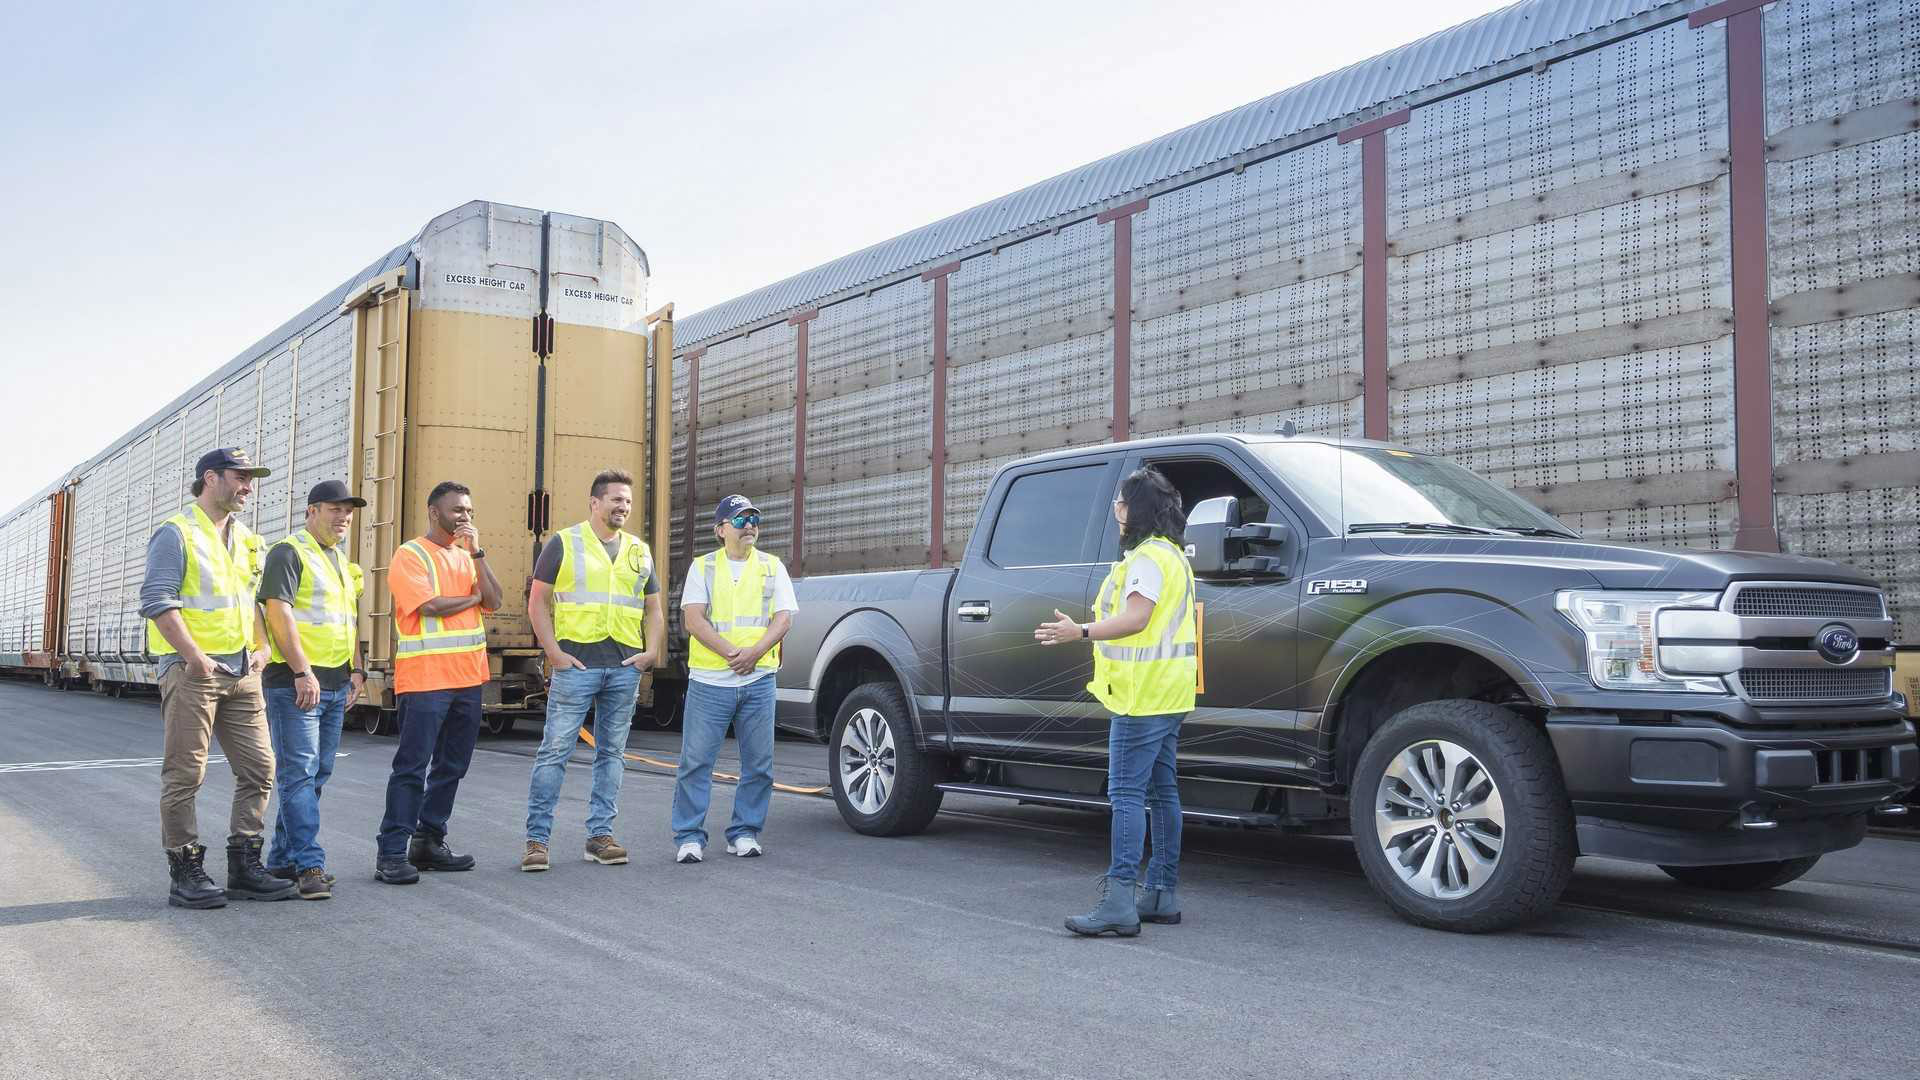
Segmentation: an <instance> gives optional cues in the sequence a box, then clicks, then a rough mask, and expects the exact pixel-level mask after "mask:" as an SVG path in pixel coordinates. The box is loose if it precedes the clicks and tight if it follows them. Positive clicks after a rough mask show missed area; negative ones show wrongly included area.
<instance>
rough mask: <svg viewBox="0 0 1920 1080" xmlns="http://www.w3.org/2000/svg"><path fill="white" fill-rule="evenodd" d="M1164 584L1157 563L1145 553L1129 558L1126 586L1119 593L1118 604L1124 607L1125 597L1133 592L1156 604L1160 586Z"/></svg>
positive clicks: (1158, 600)
mask: <svg viewBox="0 0 1920 1080" xmlns="http://www.w3.org/2000/svg"><path fill="white" fill-rule="evenodd" d="M1165 584H1166V582H1165V580H1164V579H1163V578H1162V577H1161V574H1160V564H1159V563H1157V562H1154V561H1153V560H1152V559H1150V558H1148V557H1147V556H1145V555H1141V556H1139V557H1137V558H1134V559H1130V560H1128V562H1127V581H1126V588H1125V589H1124V590H1122V591H1121V593H1120V606H1121V607H1123V608H1124V607H1126V606H1127V604H1126V600H1127V597H1129V596H1132V595H1133V594H1134V593H1139V594H1140V595H1141V596H1144V597H1146V598H1147V599H1149V600H1151V601H1153V602H1154V603H1156V604H1157V603H1159V602H1160V588H1161V586H1163V585H1165Z"/></svg>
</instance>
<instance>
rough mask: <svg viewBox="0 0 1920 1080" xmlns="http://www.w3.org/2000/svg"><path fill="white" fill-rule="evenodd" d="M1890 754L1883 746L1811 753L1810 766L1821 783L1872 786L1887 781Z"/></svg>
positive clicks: (1891, 755)
mask: <svg viewBox="0 0 1920 1080" xmlns="http://www.w3.org/2000/svg"><path fill="white" fill-rule="evenodd" d="M1892 757H1893V751H1892V750H1890V749H1888V748H1887V747H1884V746H1878V747H1872V748H1870V749H1864V750H1815V751H1814V752H1813V761H1814V767H1815V769H1817V770H1818V772H1819V776H1820V780H1819V782H1820V783H1822V784H1873V783H1880V782H1884V781H1885V780H1886V779H1887V764H1888V761H1889V760H1890V759H1891V758H1892Z"/></svg>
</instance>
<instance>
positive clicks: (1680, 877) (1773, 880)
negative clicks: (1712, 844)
mask: <svg viewBox="0 0 1920 1080" xmlns="http://www.w3.org/2000/svg"><path fill="white" fill-rule="evenodd" d="M1819 861H1820V856H1818V855H1808V856H1805V857H1803V858H1799V859H1775V860H1773V861H1771V862H1747V863H1730V864H1728V865H1726V866H1662V867H1661V868H1660V869H1662V870H1665V871H1666V872H1667V876H1668V877H1670V878H1672V879H1673V880H1675V881H1677V882H1679V883H1680V884H1682V885H1691V886H1693V887H1694V888H1696V889H1714V890H1716V891H1719V892H1758V891H1760V890H1762V889H1773V888H1778V887H1779V886H1781V885H1785V884H1786V883H1787V882H1789V881H1793V880H1795V879H1796V878H1798V877H1800V876H1801V875H1802V874H1805V873H1806V872H1807V871H1809V870H1811V869H1813V864H1814V863H1817V862H1819Z"/></svg>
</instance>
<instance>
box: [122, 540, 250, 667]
mask: <svg viewBox="0 0 1920 1080" xmlns="http://www.w3.org/2000/svg"><path fill="white" fill-rule="evenodd" d="M227 520H228V529H229V530H230V532H229V533H228V538H227V540H226V541H225V542H222V541H221V539H220V533H219V530H217V529H215V528H214V527H213V519H212V518H209V517H208V516H207V514H206V511H204V510H202V509H200V504H199V503H197V502H196V503H192V504H190V505H188V507H187V508H186V509H185V510H182V511H180V512H179V513H177V514H175V515H173V516H172V517H170V518H168V519H167V520H166V521H165V522H163V523H161V526H160V527H161V528H163V529H173V530H175V531H177V532H179V534H180V550H181V555H182V557H183V567H182V574H181V577H180V608H179V611H180V619H181V622H182V623H184V624H185V625H186V628H187V634H188V636H190V637H192V638H193V642H194V644H196V645H198V646H200V651H202V652H204V653H207V654H208V655H210V656H224V655H231V654H233V653H237V652H240V651H241V650H243V649H246V648H248V647H249V646H251V645H252V644H253V630H254V626H253V612H254V604H253V590H254V586H256V585H257V584H259V581H260V565H261V560H260V555H261V550H260V538H259V537H258V536H256V535H255V534H254V532H253V530H252V529H249V528H247V527H246V526H245V525H243V524H241V523H240V521H239V519H238V518H228V519H227ZM147 651H148V652H149V653H151V654H153V655H155V656H170V655H172V654H173V653H174V652H175V651H176V650H175V649H174V647H173V645H172V644H170V643H169V642H168V641H167V639H166V638H165V637H164V636H162V635H161V633H160V628H159V627H158V626H156V625H154V623H153V622H152V621H149V622H148V623H147Z"/></svg>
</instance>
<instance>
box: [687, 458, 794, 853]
mask: <svg viewBox="0 0 1920 1080" xmlns="http://www.w3.org/2000/svg"><path fill="white" fill-rule="evenodd" d="M713 531H714V536H715V537H716V538H717V539H718V540H719V541H720V543H721V545H722V546H721V547H720V549H718V550H715V551H709V552H707V553H706V554H705V555H702V556H700V557H699V558H698V559H695V560H694V561H693V566H692V568H691V569H689V570H688V572H687V584H686V588H685V590H684V591H683V592H682V593H681V595H680V611H681V615H682V616H683V618H682V620H681V621H682V622H683V623H685V624H686V629H687V676H688V681H687V707H686V709H685V710H684V715H683V718H682V721H681V732H680V768H679V771H678V775H677V777H676V778H675V781H674V785H673V841H674V843H675V844H676V845H678V848H677V850H676V851H675V854H674V858H675V861H677V862H682V863H697V862H699V861H700V860H701V859H702V858H704V857H705V854H706V846H707V831H706V828H705V826H706V821H707V804H708V801H709V800H710V799H711V797H712V795H713V761H714V758H715V757H717V756H718V755H719V753H720V744H721V742H723V741H724V740H725V739H726V737H727V725H729V724H731V725H733V734H734V738H735V740H736V741H738V743H739V745H740V783H739V785H738V786H737V787H736V788H734V792H733V821H732V822H731V823H729V824H728V826H727V853H728V854H730V855H739V856H742V857H746V858H751V857H753V856H756V855H759V854H760V853H761V847H760V830H761V829H762V828H763V827H765V825H766V823H767V804H768V802H769V801H771V799H772V797H773V700H774V695H773V683H774V679H773V675H774V672H776V671H778V670H779V669H780V639H781V638H783V637H786V636H787V630H788V629H789V628H791V627H792V626H793V616H794V613H795V612H797V611H799V610H800V605H799V604H798V603H796V602H795V600H794V597H793V579H791V578H789V577H788V576H787V568H786V566H785V564H783V563H781V561H780V560H779V559H777V558H775V557H773V556H772V555H769V554H767V553H766V552H764V551H759V550H756V549H755V546H754V545H755V544H756V543H757V542H758V541H759V539H760V511H759V510H758V509H757V508H755V507H754V505H753V503H751V502H749V501H748V500H747V497H746V496H745V495H729V496H727V497H726V498H724V499H721V500H720V505H719V506H718V507H717V508H715V510H714V514H713Z"/></svg>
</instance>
